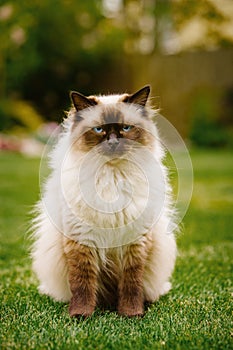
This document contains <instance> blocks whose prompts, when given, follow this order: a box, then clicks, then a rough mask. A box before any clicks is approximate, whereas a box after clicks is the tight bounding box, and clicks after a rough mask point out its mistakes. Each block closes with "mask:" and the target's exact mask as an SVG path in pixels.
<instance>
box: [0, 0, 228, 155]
mask: <svg viewBox="0 0 233 350" xmlns="http://www.w3.org/2000/svg"><path fill="white" fill-rule="evenodd" d="M232 44H233V2H232V0H199V1H193V0H189V1H187V0H170V1H169V0H163V1H162V0H161V1H156V0H140V1H134V0H115V1H114V0H88V1H77V0H59V1H57V0H50V1H47V0H21V1H18V0H12V1H8V0H6V1H4V0H0V77H1V78H0V130H1V143H0V148H2V149H9V148H10V149H13V150H14V149H17V147H18V143H17V142H16V139H15V138H14V139H12V138H10V141H9V136H8V137H7V136H6V134H7V135H9V134H11V135H12V134H13V135H17V136H19V135H24V136H25V135H28V134H29V135H33V136H34V137H36V138H37V139H38V138H40V137H38V127H39V126H40V125H41V124H42V123H44V122H60V121H61V120H62V118H63V116H64V114H63V111H64V110H67V109H68V108H69V106H70V101H69V91H70V90H78V91H80V92H82V93H83V94H87V95H89V94H99V93H108V92H111V93H115V92H126V91H134V90H137V89H138V88H140V87H141V86H143V85H145V84H148V83H149V84H151V86H152V88H153V91H152V95H153V97H154V99H153V100H152V103H153V104H154V105H155V106H156V107H160V108H161V113H162V114H163V115H164V116H165V117H166V118H168V120H170V121H171V122H172V124H173V125H174V126H175V127H176V128H177V130H178V131H179V133H180V134H181V136H182V137H183V138H185V139H188V140H190V141H191V142H192V143H193V144H196V145H198V146H204V147H222V146H224V147H226V146H232V143H233V141H232V139H233V137H232V135H233V133H232V130H233V118H232V109H233V46H232ZM50 125H52V126H53V124H50ZM43 132H44V133H45V134H46V132H47V133H48V130H47V129H46V130H44V129H43V130H42V133H43ZM40 133H41V129H40V132H39V134H40ZM42 138H43V137H42Z"/></svg>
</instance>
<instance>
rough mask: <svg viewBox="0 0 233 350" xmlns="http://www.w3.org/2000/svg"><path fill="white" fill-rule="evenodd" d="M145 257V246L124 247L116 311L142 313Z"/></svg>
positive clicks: (129, 314)
mask: <svg viewBox="0 0 233 350" xmlns="http://www.w3.org/2000/svg"><path fill="white" fill-rule="evenodd" d="M145 258H146V251H145V246H144V245H142V244H140V243H139V244H134V245H130V246H128V247H126V248H125V249H124V256H123V271H122V276H121V279H120V282H119V286H118V290H119V296H118V298H119V299H118V312H119V314H121V315H125V316H129V317H131V316H137V315H143V313H144V294H143V272H144V264H145Z"/></svg>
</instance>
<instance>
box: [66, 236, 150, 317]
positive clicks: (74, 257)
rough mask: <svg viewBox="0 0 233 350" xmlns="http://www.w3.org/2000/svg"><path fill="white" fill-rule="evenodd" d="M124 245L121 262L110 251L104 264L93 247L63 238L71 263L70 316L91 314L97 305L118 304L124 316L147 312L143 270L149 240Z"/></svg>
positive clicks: (113, 252) (69, 263)
mask: <svg viewBox="0 0 233 350" xmlns="http://www.w3.org/2000/svg"><path fill="white" fill-rule="evenodd" d="M146 243H147V244H145V242H142V243H140V242H139V243H137V244H132V245H128V246H126V247H124V249H123V257H122V258H121V261H120V260H119V256H118V254H117V253H116V251H114V250H112V252H111V251H110V252H109V254H108V256H107V261H106V264H105V265H102V266H101V262H100V259H99V257H98V254H97V251H96V250H95V249H94V248H90V247H88V246H85V245H82V244H79V243H77V242H75V241H73V240H71V239H68V238H64V252H65V255H66V259H67V263H68V278H69V285H70V290H71V293H72V298H71V301H70V306H69V313H70V316H90V315H91V314H92V313H93V312H94V310H95V307H96V305H97V304H98V305H107V306H113V305H114V304H115V305H116V304H118V307H117V308H118V312H119V314H121V315H125V316H129V317H130V316H136V315H142V314H143V312H144V301H145V300H144V297H143V271H144V266H145V263H146V258H147V254H148V247H149V241H147V242H146Z"/></svg>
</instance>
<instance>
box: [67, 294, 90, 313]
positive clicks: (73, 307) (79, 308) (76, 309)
mask: <svg viewBox="0 0 233 350" xmlns="http://www.w3.org/2000/svg"><path fill="white" fill-rule="evenodd" d="M94 311H95V307H94V306H92V305H89V304H87V305H84V304H83V305H80V304H79V303H78V302H77V301H76V300H75V298H72V299H71V301H70V306H69V314H70V316H71V317H81V316H83V317H88V316H91V315H92V314H93V312H94Z"/></svg>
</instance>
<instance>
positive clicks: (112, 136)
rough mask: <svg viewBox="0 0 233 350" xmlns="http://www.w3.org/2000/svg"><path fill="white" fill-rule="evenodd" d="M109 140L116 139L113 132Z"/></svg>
mask: <svg viewBox="0 0 233 350" xmlns="http://www.w3.org/2000/svg"><path fill="white" fill-rule="evenodd" d="M111 139H117V135H116V134H115V133H114V132H112V133H111V134H110V135H109V140H111Z"/></svg>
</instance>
